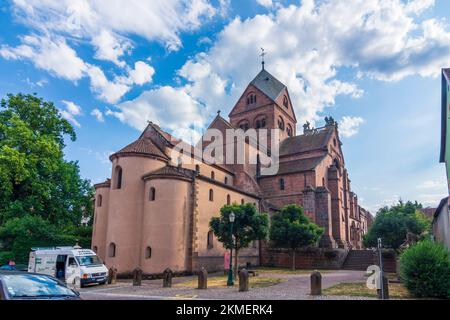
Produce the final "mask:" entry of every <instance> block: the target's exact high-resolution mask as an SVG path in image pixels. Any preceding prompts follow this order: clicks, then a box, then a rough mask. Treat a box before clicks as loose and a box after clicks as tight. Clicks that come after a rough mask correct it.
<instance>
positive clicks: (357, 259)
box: [342, 250, 374, 271]
mask: <svg viewBox="0 0 450 320" xmlns="http://www.w3.org/2000/svg"><path fill="white" fill-rule="evenodd" d="M373 257H374V254H373V251H372V250H350V251H349V252H348V255H347V258H346V259H345V261H344V264H343V265H342V269H344V270H361V271H365V270H367V267H369V266H371V265H373V264H374V259H373Z"/></svg>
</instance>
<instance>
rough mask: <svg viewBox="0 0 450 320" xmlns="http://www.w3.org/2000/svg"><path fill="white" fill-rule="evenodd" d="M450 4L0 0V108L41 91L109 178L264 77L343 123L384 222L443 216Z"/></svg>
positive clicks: (90, 171) (319, 114) (346, 142)
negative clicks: (113, 160)
mask: <svg viewBox="0 0 450 320" xmlns="http://www.w3.org/2000/svg"><path fill="white" fill-rule="evenodd" d="M447 17H450V2H449V1H448V0H409V1H407V0H316V1H314V0H303V1H288V0H285V1H281V0H280V1H276V0H245V1H232V0H231V1H230V0H186V1H179V0H164V1H156V0H148V1H143V0H127V1H119V0H92V1H90V0H59V1H51V0H9V1H8V0H0V30H2V32H0V97H5V96H6V94H8V93H19V92H22V93H36V94H37V95H38V96H40V97H43V98H44V99H46V100H49V101H53V102H54V103H55V105H56V106H57V107H58V109H59V110H60V112H61V115H62V116H63V117H65V118H66V119H68V120H69V121H70V122H71V123H72V124H73V125H74V127H75V129H76V133H77V140H76V141H75V142H69V141H68V142H67V147H66V150H65V152H66V158H67V159H68V160H73V161H78V163H79V166H80V169H81V174H82V176H83V177H84V178H87V179H89V180H91V181H92V183H98V182H101V181H104V180H105V179H106V178H108V177H110V174H111V165H110V162H109V159H108V157H109V155H110V154H111V153H112V152H114V151H117V150H119V149H120V148H122V147H124V146H125V145H127V144H129V143H130V142H132V141H133V140H134V139H136V138H137V137H138V136H139V134H140V131H141V130H142V129H143V128H144V127H145V126H146V123H147V121H149V120H150V121H153V122H155V123H158V124H160V126H161V127H162V128H164V129H165V130H167V131H169V132H171V133H172V134H174V135H175V136H177V137H180V138H183V139H187V140H189V138H192V139H194V140H195V139H196V138H197V137H198V134H199V132H201V131H202V130H203V129H205V128H206V127H207V126H208V124H209V123H210V121H211V120H212V119H213V118H214V117H215V115H216V112H217V110H221V111H222V115H227V114H228V113H229V111H231V108H232V107H233V106H234V103H235V102H236V101H237V99H238V98H239V96H240V95H241V94H242V92H243V90H244V89H245V87H246V86H247V84H248V83H249V82H250V81H251V80H252V79H253V78H254V76H255V75H256V74H257V73H258V71H259V70H260V68H261V65H260V57H259V54H260V50H261V48H264V49H265V51H266V52H267V55H266V57H265V59H266V69H267V70H268V71H269V72H270V73H272V74H273V75H274V76H275V77H277V78H278V79H279V80H280V81H282V82H283V83H284V84H286V85H287V87H288V90H289V94H290V97H291V99H292V103H293V105H294V108H295V112H296V115H297V120H298V124H297V125H298V127H297V131H298V132H301V130H302V129H301V128H302V125H303V123H305V121H310V122H311V123H312V124H313V125H315V126H316V127H318V126H321V125H323V123H324V121H323V119H324V117H325V116H333V117H334V118H335V119H336V120H337V121H338V122H339V131H340V136H341V140H342V143H343V151H344V157H345V163H346V167H347V168H348V171H349V174H350V179H351V186H352V189H353V190H354V191H355V192H356V193H357V194H358V196H359V202H360V204H361V205H362V206H364V207H366V208H368V209H369V210H370V211H372V212H373V213H375V212H376V211H377V210H378V209H379V208H380V207H382V206H385V205H391V204H393V203H395V202H397V201H398V200H399V199H402V200H404V201H406V200H417V201H419V202H420V203H422V204H423V205H424V206H425V207H427V206H437V205H438V203H439V200H440V199H441V198H443V197H444V196H445V195H446V193H447V187H446V178H445V168H444V165H443V164H440V163H439V158H438V156H439V144H440V141H439V139H440V73H441V68H443V67H450V21H448V18H447Z"/></svg>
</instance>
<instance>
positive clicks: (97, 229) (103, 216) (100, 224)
mask: <svg viewBox="0 0 450 320" xmlns="http://www.w3.org/2000/svg"><path fill="white" fill-rule="evenodd" d="M100 195H101V196H102V203H101V206H99V203H98V197H99V196H100ZM108 204H109V187H106V186H101V187H98V188H97V189H96V190H95V208H94V209H95V210H94V226H93V234H92V249H95V248H96V249H97V254H98V256H99V257H100V259H102V260H103V261H105V258H106V231H107V226H108Z"/></svg>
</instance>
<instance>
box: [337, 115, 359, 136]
mask: <svg viewBox="0 0 450 320" xmlns="http://www.w3.org/2000/svg"><path fill="white" fill-rule="evenodd" d="M364 122H365V121H364V119H363V118H361V117H349V116H344V117H342V119H341V121H339V133H340V135H341V136H343V137H345V138H349V137H351V136H354V135H355V134H357V133H358V131H359V127H360V126H361V125H362V124H363V123H364Z"/></svg>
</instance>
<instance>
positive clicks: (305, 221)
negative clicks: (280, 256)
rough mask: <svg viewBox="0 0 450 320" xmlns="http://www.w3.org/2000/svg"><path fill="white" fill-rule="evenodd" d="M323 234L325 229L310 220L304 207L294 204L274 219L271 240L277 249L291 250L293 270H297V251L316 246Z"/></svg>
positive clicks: (283, 209) (285, 208) (282, 210)
mask: <svg viewBox="0 0 450 320" xmlns="http://www.w3.org/2000/svg"><path fill="white" fill-rule="evenodd" d="M323 232H324V229H323V228H321V227H319V226H318V225H316V224H314V223H312V222H311V221H310V220H309V218H308V217H307V216H306V215H305V214H304V212H303V208H302V207H300V206H298V205H295V204H292V205H287V206H285V207H283V208H282V209H281V211H280V212H279V213H277V214H275V215H274V216H273V217H272V223H271V226H270V240H271V241H272V243H273V245H274V246H276V247H279V248H288V249H291V251H292V269H293V270H295V250H297V249H298V248H300V247H304V246H309V245H314V244H316V243H317V242H318V241H319V239H320V237H321V236H322V234H323Z"/></svg>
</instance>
